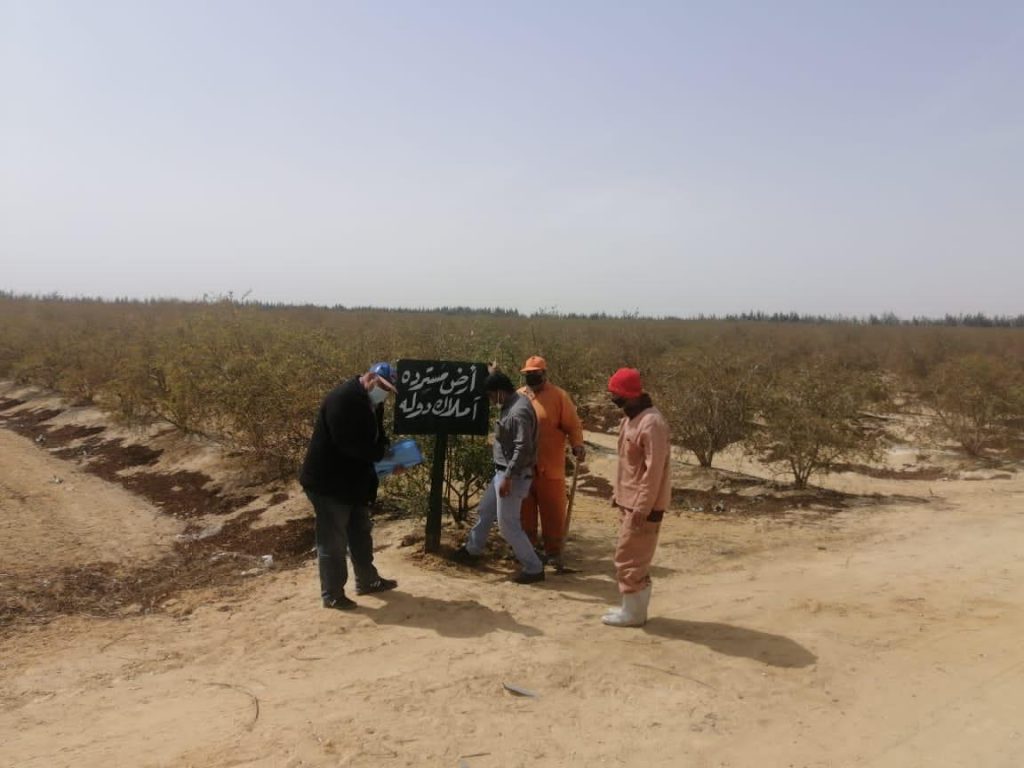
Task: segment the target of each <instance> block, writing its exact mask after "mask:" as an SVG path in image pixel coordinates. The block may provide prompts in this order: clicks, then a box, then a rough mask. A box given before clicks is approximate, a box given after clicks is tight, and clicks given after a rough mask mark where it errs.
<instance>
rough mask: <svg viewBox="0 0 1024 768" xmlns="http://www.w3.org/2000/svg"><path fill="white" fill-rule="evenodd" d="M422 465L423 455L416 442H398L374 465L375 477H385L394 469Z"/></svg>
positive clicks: (407, 439)
mask: <svg viewBox="0 0 1024 768" xmlns="http://www.w3.org/2000/svg"><path fill="white" fill-rule="evenodd" d="M422 463H423V454H422V453H420V447H419V446H418V445H417V444H416V441H415V440H413V439H411V438H406V439H405V440H399V441H398V442H397V443H394V444H393V445H392V446H391V449H390V450H389V451H388V452H387V453H386V454H385V455H384V458H383V459H381V460H380V461H378V462H377V463H376V464H374V465H373V466H374V468H375V469H376V470H377V477H385V476H387V475H390V474H391V473H392V472H394V471H395V468H396V467H403V468H405V469H408V468H409V467H415V466H416V465H417V464H422Z"/></svg>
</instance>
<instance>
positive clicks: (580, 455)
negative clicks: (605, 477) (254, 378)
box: [558, 390, 586, 461]
mask: <svg viewBox="0 0 1024 768" xmlns="http://www.w3.org/2000/svg"><path fill="white" fill-rule="evenodd" d="M561 394H562V407H561V408H559V409H558V410H559V423H558V428H559V429H560V430H562V432H564V433H565V434H566V436H567V437H568V438H569V445H570V446H572V452H573V455H574V456H575V457H576V458H577V460H579V461H583V459H584V458H586V448H584V447H583V423H582V422H581V421H580V416H579V414H578V413H577V412H576V405H575V404H574V403H573V401H572V398H571V397H569V393H568V392H566V391H564V390H562V393H561Z"/></svg>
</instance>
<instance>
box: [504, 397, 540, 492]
mask: <svg viewBox="0 0 1024 768" xmlns="http://www.w3.org/2000/svg"><path fill="white" fill-rule="evenodd" d="M510 415H511V417H512V425H511V426H512V455H511V456H508V457H507V458H508V470H507V472H506V475H513V474H518V475H521V474H523V472H525V471H526V470H527V469H530V466H528V465H527V463H526V462H527V461H528V459H527V457H528V456H534V455H536V447H535V445H534V443H535V442H536V440H537V434H536V433H537V417H536V416H535V415H534V413H533V406H532V405H530V404H529V403H527V407H526V408H516V409H515V410H513V411H512V413H511V414H510Z"/></svg>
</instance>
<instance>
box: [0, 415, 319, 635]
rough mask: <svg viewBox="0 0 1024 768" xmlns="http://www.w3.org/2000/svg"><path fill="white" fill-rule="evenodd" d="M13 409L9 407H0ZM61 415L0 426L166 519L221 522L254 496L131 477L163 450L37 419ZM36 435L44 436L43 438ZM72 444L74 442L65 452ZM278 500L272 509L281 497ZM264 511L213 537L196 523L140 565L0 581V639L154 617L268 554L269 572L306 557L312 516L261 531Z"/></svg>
mask: <svg viewBox="0 0 1024 768" xmlns="http://www.w3.org/2000/svg"><path fill="white" fill-rule="evenodd" d="M18 404H20V403H19V402H14V401H11V400H6V401H4V402H3V404H2V406H3V407H2V408H0V410H3V409H9V408H11V407H13V406H14V405H18ZM59 413H60V411H56V410H32V411H25V412H21V413H18V414H13V415H5V416H2V417H0V422H2V423H3V425H4V426H6V427H9V428H10V429H12V430H13V431H15V432H18V433H19V434H21V435H23V436H26V437H29V438H31V439H34V440H37V441H38V442H45V443H47V444H50V445H56V446H61V445H62V446H64V447H63V448H60V449H59V450H55V451H52V453H53V455H55V456H57V457H58V458H63V459H66V460H72V459H74V460H79V461H80V462H82V463H81V468H82V469H84V470H85V471H87V472H90V473H92V474H94V475H98V476H99V477H102V478H103V479H105V480H108V481H110V482H115V483H119V484H120V485H122V486H124V487H125V488H127V489H129V490H131V491H133V492H134V493H137V494H139V495H140V496H143V497H145V498H146V499H147V500H149V501H150V502H152V503H153V504H154V505H155V506H157V507H159V508H160V509H161V510H162V511H163V512H164V513H165V514H170V515H174V516H175V517H178V518H184V519H189V518H198V517H200V516H203V515H209V514H214V515H226V514H229V513H232V512H234V511H236V510H238V509H239V508H240V507H243V506H245V505H247V504H249V503H250V502H251V501H252V500H253V499H254V498H255V497H254V496H227V495H221V493H220V490H221V489H220V488H218V487H217V486H213V487H209V486H210V485H211V478H209V477H208V476H206V475H204V474H202V473H201V472H190V471H185V470H180V471H177V472H171V473H158V472H148V471H137V472H135V473H133V474H129V475H122V474H121V472H122V471H123V470H125V469H129V468H138V467H145V466H152V465H153V464H155V463H156V462H157V460H158V459H159V458H160V455H161V453H162V451H160V450H155V449H152V448H148V447H146V446H143V445H133V444H129V445H125V444H124V441H123V439H120V438H119V439H114V440H102V439H100V438H98V437H96V435H98V434H99V433H100V432H102V431H103V429H104V428H103V427H84V426H73V425H67V426H62V427H57V428H53V427H51V428H47V427H45V426H43V425H42V422H45V421H47V420H48V419H52V418H53V417H54V416H56V415H58V414H59ZM40 438H41V439H40ZM71 441H80V442H78V443H77V444H76V445H69V443H70V442H71ZM287 498H288V497H287V495H286V494H282V493H278V494H275V495H274V497H273V499H274V501H272V503H280V502H282V501H284V500H285V499H287ZM263 511H264V510H262V509H259V510H251V511H249V512H247V513H245V514H244V515H242V516H240V517H239V518H237V519H235V520H231V521H229V522H227V523H226V524H225V525H224V526H223V527H222V528H221V529H220V530H218V531H215V532H214V533H212V534H211V535H207V536H202V537H201V538H200V534H201V533H202V531H201V530H200V529H199V528H198V526H197V525H196V524H190V525H189V527H188V528H186V530H185V533H184V535H183V536H182V538H181V540H180V541H178V542H177V543H176V544H175V546H174V549H173V550H172V552H171V553H170V554H168V555H167V556H166V557H164V558H162V559H160V560H158V561H156V562H154V563H148V564H145V565H141V566H138V565H136V564H133V563H111V562H93V563H85V564H82V565H76V566H73V567H67V568H64V569H62V570H60V571H58V572H56V573H55V574H54V575H53V577H52V578H49V579H47V580H45V581H40V580H18V581H12V580H9V579H0V635H2V634H4V633H5V632H7V631H10V630H12V629H13V628H14V627H15V626H16V625H22V624H26V623H28V624H39V623H46V622H48V621H50V620H52V619H53V618H54V617H55V616H57V615H60V614H88V615H95V616H115V615H119V614H122V613H128V614H130V613H138V612H151V611H157V610H160V609H161V606H162V605H163V604H164V603H166V602H167V600H168V599H170V598H171V597H173V596H174V595H175V594H177V593H179V592H181V591H184V590H189V589H194V588H198V587H209V586H211V585H229V584H234V583H237V582H239V581H241V580H243V579H244V578H246V576H248V575H251V574H252V573H254V572H256V571H255V570H254V569H258V568H260V567H262V566H261V564H260V560H259V558H260V557H262V556H264V555H271V556H272V557H273V561H274V567H293V566H295V565H297V564H299V563H301V562H302V561H303V560H305V559H306V558H308V557H311V556H312V551H313V548H314V535H313V521H312V519H311V518H303V519H299V520H291V521H288V522H287V523H285V524H283V525H278V526H271V527H267V528H257V529H254V528H252V527H251V525H252V523H253V522H254V521H255V520H257V519H258V518H259V517H260V515H261V514H262V512H263Z"/></svg>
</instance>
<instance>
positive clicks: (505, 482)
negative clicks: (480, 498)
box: [498, 475, 512, 499]
mask: <svg viewBox="0 0 1024 768" xmlns="http://www.w3.org/2000/svg"><path fill="white" fill-rule="evenodd" d="M510 493H512V478H511V477H509V476H508V475H505V476H504V477H503V478H501V482H500V483H498V495H499V496H501V498H503V499H504V498H505V497H506V496H508V495H509V494H510Z"/></svg>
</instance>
